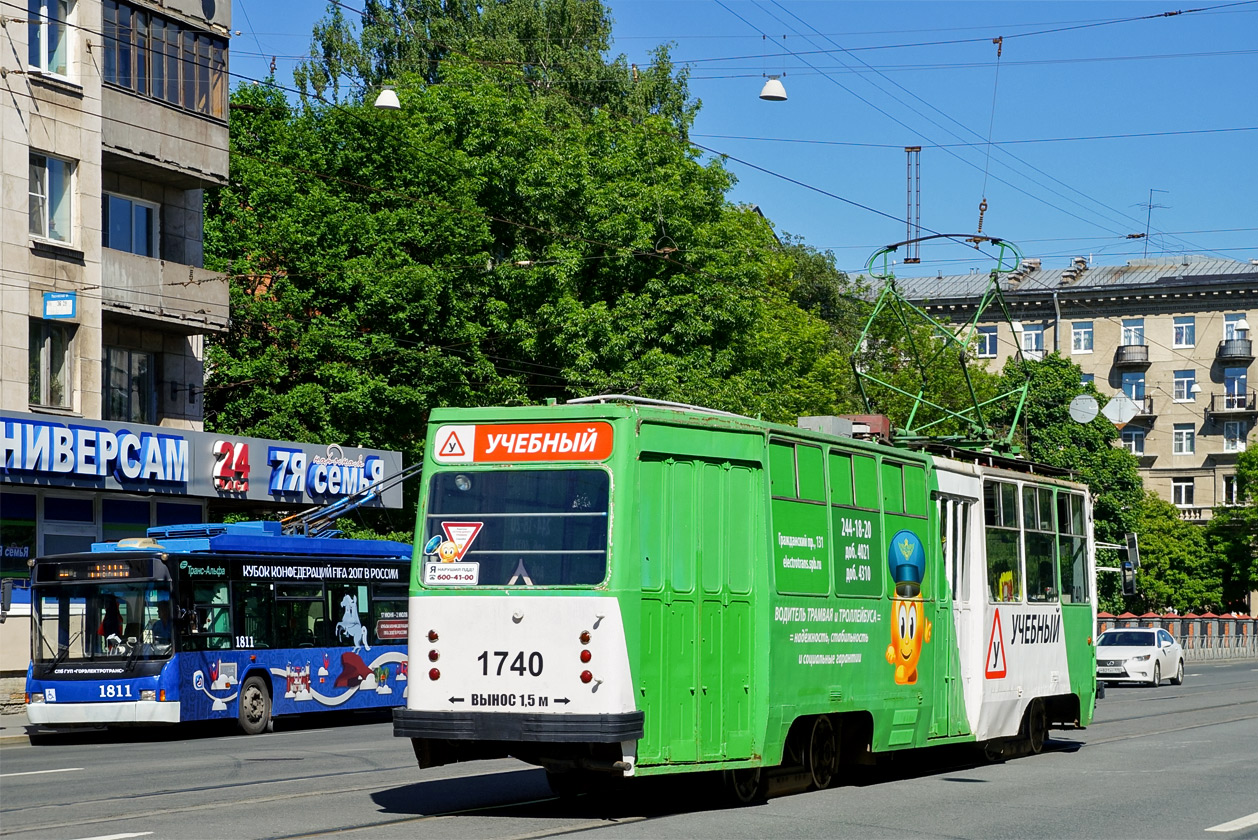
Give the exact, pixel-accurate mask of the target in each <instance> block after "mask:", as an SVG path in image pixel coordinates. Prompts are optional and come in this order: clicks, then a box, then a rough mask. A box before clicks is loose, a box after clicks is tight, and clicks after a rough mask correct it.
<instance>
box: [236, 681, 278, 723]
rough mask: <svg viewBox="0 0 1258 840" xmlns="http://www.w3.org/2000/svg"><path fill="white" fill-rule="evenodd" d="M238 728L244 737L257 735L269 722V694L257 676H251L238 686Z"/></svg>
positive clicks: (264, 684)
mask: <svg viewBox="0 0 1258 840" xmlns="http://www.w3.org/2000/svg"><path fill="white" fill-rule="evenodd" d="M238 721H239V722H240V728H241V729H242V730H244V733H245V734H246V735H257V734H258V733H259V732H263V731H265V730H266V727H267V724H269V723H270V722H271V693H270V692H269V691H267V686H266V683H265V682H264V681H263V679H262V678H261V677H259V676H252V677H250V678H249V679H247V680H245V681H244V684H243V685H241V686H240V714H239V717H238Z"/></svg>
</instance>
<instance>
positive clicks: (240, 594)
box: [232, 581, 277, 648]
mask: <svg viewBox="0 0 1258 840" xmlns="http://www.w3.org/2000/svg"><path fill="white" fill-rule="evenodd" d="M272 586H273V584H270V583H260V582H257V581H236V582H235V583H233V584H232V601H233V603H234V605H235V616H236V623H235V624H236V639H235V641H236V645H235V646H236V647H238V648H273V647H277V645H276V644H275V620H274V619H275V593H274V592H273V590H272Z"/></svg>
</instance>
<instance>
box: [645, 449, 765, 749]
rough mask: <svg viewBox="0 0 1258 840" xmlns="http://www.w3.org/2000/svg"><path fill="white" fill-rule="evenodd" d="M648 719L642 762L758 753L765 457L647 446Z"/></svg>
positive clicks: (646, 684) (646, 590) (646, 589)
mask: <svg viewBox="0 0 1258 840" xmlns="http://www.w3.org/2000/svg"><path fill="white" fill-rule="evenodd" d="M640 469H641V475H640V482H639V490H638V494H639V497H638V504H637V511H636V512H637V515H638V517H639V533H640V535H641V541H642V542H641V554H642V559H641V562H642V602H641V603H642V623H641V626H642V631H641V632H642V662H641V668H640V673H639V674H638V675H636V677H635V689H636V693H637V698H638V702H639V703H640V704H642V706H641V707H642V710H643V712H644V714H645V720H644V729H645V732H644V735H645V737H644V739H643V742H642V744H641V745H640V751H639V757H638V758H639V761H671V762H689V761H694V762H702V761H720V760H729V759H738V758H750V757H751V755H752V728H751V709H752V686H751V681H752V640H753V637H752V609H751V607H752V604H751V591H752V569H753V566H752V560H753V558H754V557H756V556H758V555H757V551H758V549H759V547H760V546H761V545H763V543H764V536H763V532H764V516H763V496H762V495H761V493H760V492H759V490H758V488H760V487H761V485H762V483H763V473H762V470H761V468H760V466H759V465H758V464H755V465H753V464H736V463H735V464H731V463H729V462H722V463H716V462H713V461H708V460H705V459H700V458H669V457H666V456H653V455H650V454H648V453H643V455H642V459H641V461H640Z"/></svg>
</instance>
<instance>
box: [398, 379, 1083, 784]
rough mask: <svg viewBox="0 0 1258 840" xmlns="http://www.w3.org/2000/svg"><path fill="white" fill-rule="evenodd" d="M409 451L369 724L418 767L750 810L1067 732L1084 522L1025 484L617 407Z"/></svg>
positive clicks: (933, 461) (890, 453) (1008, 472)
mask: <svg viewBox="0 0 1258 840" xmlns="http://www.w3.org/2000/svg"><path fill="white" fill-rule="evenodd" d="M819 419H820V420H821V421H824V422H823V423H821V424H820V425H825V424H826V423H830V424H831V425H835V424H834V423H833V421H831V420H830V419H829V418H819ZM840 422H842V421H840ZM427 452H428V455H427V458H426V464H425V477H426V478H425V486H424V488H423V490H422V493H421V497H420V507H419V516H418V524H417V528H416V560H415V562H414V564H413V569H412V579H411V587H410V590H411V591H410V616H411V617H410V627H409V632H410V636H409V645H410V653H411V661H412V663H413V665H414V667H413V668H412V681H411V685H410V690H409V695H408V697H407V704H406V707H405V708H404V709H403V708H399V709H396V710H395V712H394V734H395V735H397V736H400V737H406V738H411V739H412V741H413V744H414V747H415V753H416V757H417V758H418V760H419V765H420V766H421V767H431V766H438V765H442V764H448V763H452V762H456V761H468V760H475V759H484V758H495V757H503V756H507V755H510V756H515V757H516V758H519V759H522V760H524V761H527V762H531V763H534V764H538V765H540V766H542V767H544V768H545V769H546V770H547V772H548V778H549V779H550V780H551V784H552V787H554V788H555V789H556V790H557V791H569V790H573V789H579V787H580V786H581V785H583V784H585V783H587V782H589V781H590V780H593V779H596V778H597V777H598V774H612V775H614V776H647V775H656V774H662V773H681V772H691V771H704V770H724V771H726V774H725V777H726V779H727V781H729V782H730V783H731V786H732V789H733V792H734V793H735V795H736V796H737V797H738V798H740V799H743V800H750V799H752V798H755V797H757V796H763V795H766V794H767V793H775V792H780V791H784V790H788V789H801V788H804V787H808V786H812V787H817V788H824V787H826V786H827V785H829V784H830V782H831V781H832V779H833V778H834V776H835V773H836V772H837V769H838V765H839V763H840V761H844V762H864V763H867V762H869V761H871V760H872V758H873V754H876V753H881V752H887V751H893V750H901V749H906V748H914V747H924V746H929V745H935V744H957V743H966V742H969V743H975V744H980V745H984V746H986V747H987V748H988V749H989V750H991V749H992V748H996V749H1000V750H1003V749H1005V748H1006V747H1009V746H1010V745H1017V747H1018V748H1019V749H1022V750H1024V751H1025V750H1029V751H1031V752H1038V751H1039V750H1040V749H1041V748H1042V746H1043V743H1044V739H1045V737H1046V733H1047V731H1048V729H1049V728H1050V727H1083V726H1087V725H1088V724H1089V723H1090V722H1091V719H1092V714H1093V711H1094V702H1095V691H1096V676H1095V675H1096V657H1095V650H1094V648H1093V646H1092V636H1093V628H1094V627H1095V620H1096V600H1095V592H1094V586H1093V582H1094V580H1095V551H1094V543H1093V536H1092V507H1091V499H1090V497H1089V495H1088V492H1087V489H1086V488H1085V487H1082V486H1080V485H1078V484H1074V483H1071V482H1069V481H1066V480H1063V479H1061V478H1058V477H1054V476H1052V475H1048V474H1045V472H1044V471H1043V470H1041V469H1037V468H1034V467H1033V466H1032V465H1030V464H1026V463H1024V462H1018V461H1013V460H1008V459H1006V460H1001V459H998V458H996V457H994V456H991V455H979V454H976V453H960V452H958V453H953V457H941V456H939V455H933V454H928V453H926V452H922V451H914V450H905V449H902V448H897V447H894V446H890V445H887V444H885V443H878V442H872V441H867V440H858V439H854V438H853V437H851V436H844V435H838V434H828V433H825V432H822V431H810V430H806V429H803V428H792V427H789V426H784V425H778V424H773V423H767V422H763V421H760V420H754V419H751V418H747V417H742V416H738V415H733V414H728V413H724V412H719V411H712V410H707V409H702V408H698V407H694V406H685V405H677V404H672V403H662V402H657V401H649V400H639V399H635V398H630V397H599V398H590V399H587V400H576V401H573V402H570V403H567V404H564V405H546V406H531V407H514V408H473V409H442V410H437V411H434V412H433V414H432V417H431V421H430V428H429V437H428V447H427ZM421 552H422V556H421V554H420V553H421Z"/></svg>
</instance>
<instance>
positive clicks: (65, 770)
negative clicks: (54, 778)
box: [0, 767, 83, 779]
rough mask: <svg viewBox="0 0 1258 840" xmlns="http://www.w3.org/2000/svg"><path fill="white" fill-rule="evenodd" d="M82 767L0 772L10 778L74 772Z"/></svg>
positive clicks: (2, 777)
mask: <svg viewBox="0 0 1258 840" xmlns="http://www.w3.org/2000/svg"><path fill="white" fill-rule="evenodd" d="M82 769H83V768H82V767H62V768H61V769H60V770H28V771H26V772H25V773H0V779H10V778H12V777H14V776H38V775H40V774H41V773H72V772H74V771H75V770H82Z"/></svg>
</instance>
